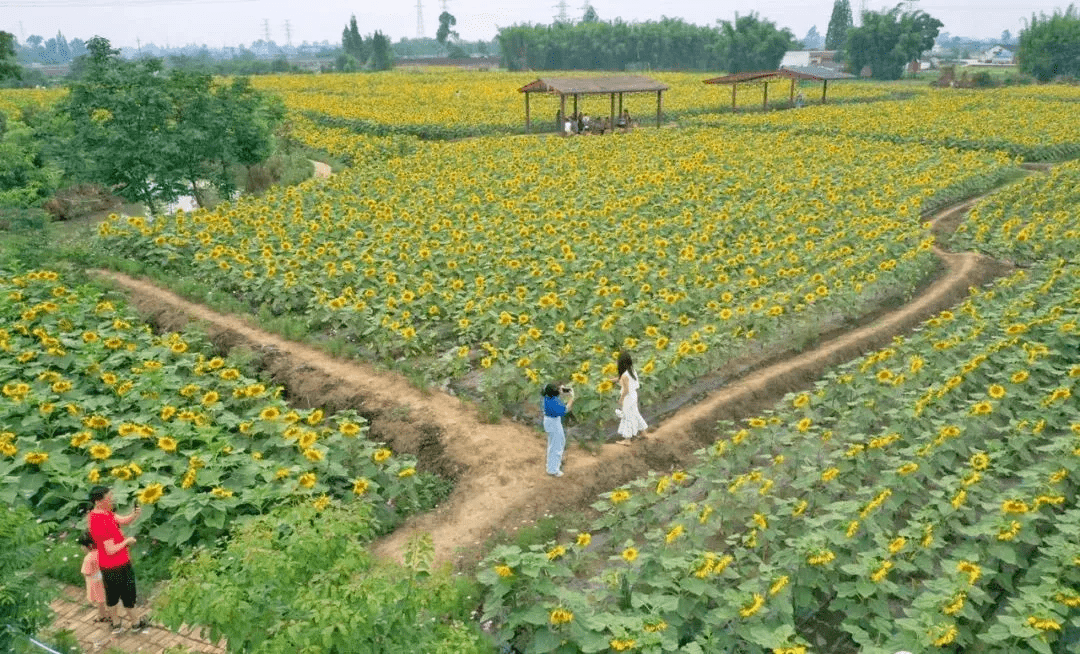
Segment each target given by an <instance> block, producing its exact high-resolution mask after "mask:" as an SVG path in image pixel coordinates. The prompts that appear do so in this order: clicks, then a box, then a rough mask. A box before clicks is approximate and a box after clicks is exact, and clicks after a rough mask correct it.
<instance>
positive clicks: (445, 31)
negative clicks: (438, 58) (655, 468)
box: [435, 11, 458, 46]
mask: <svg viewBox="0 0 1080 654" xmlns="http://www.w3.org/2000/svg"><path fill="white" fill-rule="evenodd" d="M454 25H457V19H456V18H454V17H453V16H452V15H451V14H450V12H449V11H444V12H442V13H441V14H439V29H438V30H436V31H435V40H436V41H438V42H439V44H440V45H442V46H446V39H448V38H450V37H453V38H455V39H456V38H457V37H458V33H457V32H455V31H453V30H451V29H450V28H451V27H453V26H454Z"/></svg>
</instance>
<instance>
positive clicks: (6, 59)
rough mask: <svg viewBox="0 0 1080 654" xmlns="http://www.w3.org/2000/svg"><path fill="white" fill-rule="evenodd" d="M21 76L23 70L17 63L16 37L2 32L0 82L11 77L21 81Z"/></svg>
mask: <svg viewBox="0 0 1080 654" xmlns="http://www.w3.org/2000/svg"><path fill="white" fill-rule="evenodd" d="M21 76H22V75H21V69H20V68H19V64H18V63H17V62H16V61H15V35H14V34H12V33H10V32H0V82H2V81H3V80H5V79H7V78H9V77H12V78H15V79H19V78H20V77H21Z"/></svg>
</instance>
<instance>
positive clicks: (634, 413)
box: [619, 372, 649, 438]
mask: <svg viewBox="0 0 1080 654" xmlns="http://www.w3.org/2000/svg"><path fill="white" fill-rule="evenodd" d="M623 377H626V378H627V381H629V382H630V390H629V391H628V392H627V393H626V397H624V398H623V403H622V420H620V421H619V436H622V437H623V438H633V437H634V436H636V435H637V434H640V433H641V432H643V431H645V430H646V429H648V428H649V425H647V424H646V423H645V419H644V418H642V417H641V411H639V410H638V400H637V389H638V387H640V386H641V384H640V383H639V382H638V380H636V379H634V376H633V375H631V374H630V373H629V372H624V373H623Z"/></svg>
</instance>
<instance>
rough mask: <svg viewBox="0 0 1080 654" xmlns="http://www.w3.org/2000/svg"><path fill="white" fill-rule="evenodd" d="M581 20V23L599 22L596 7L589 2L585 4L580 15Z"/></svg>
mask: <svg viewBox="0 0 1080 654" xmlns="http://www.w3.org/2000/svg"><path fill="white" fill-rule="evenodd" d="M581 22H583V23H599V22H600V15H599V14H597V13H596V9H595V8H594V7H593V6H592V5H591V4H589V3H586V4H585V13H583V14H582V15H581Z"/></svg>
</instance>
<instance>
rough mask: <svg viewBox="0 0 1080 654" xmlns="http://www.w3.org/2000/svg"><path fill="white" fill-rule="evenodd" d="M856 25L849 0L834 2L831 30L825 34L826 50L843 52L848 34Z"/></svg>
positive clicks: (830, 19) (830, 21) (830, 22)
mask: <svg viewBox="0 0 1080 654" xmlns="http://www.w3.org/2000/svg"><path fill="white" fill-rule="evenodd" d="M853 25H854V23H853V22H852V19H851V3H850V2H849V1H848V0H836V1H835V2H833V8H832V16H831V17H830V18H829V29H828V31H826V32H825V49H826V50H843V49H844V44H845V43H846V42H847V32H848V30H849V29H851V28H852V26H853Z"/></svg>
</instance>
